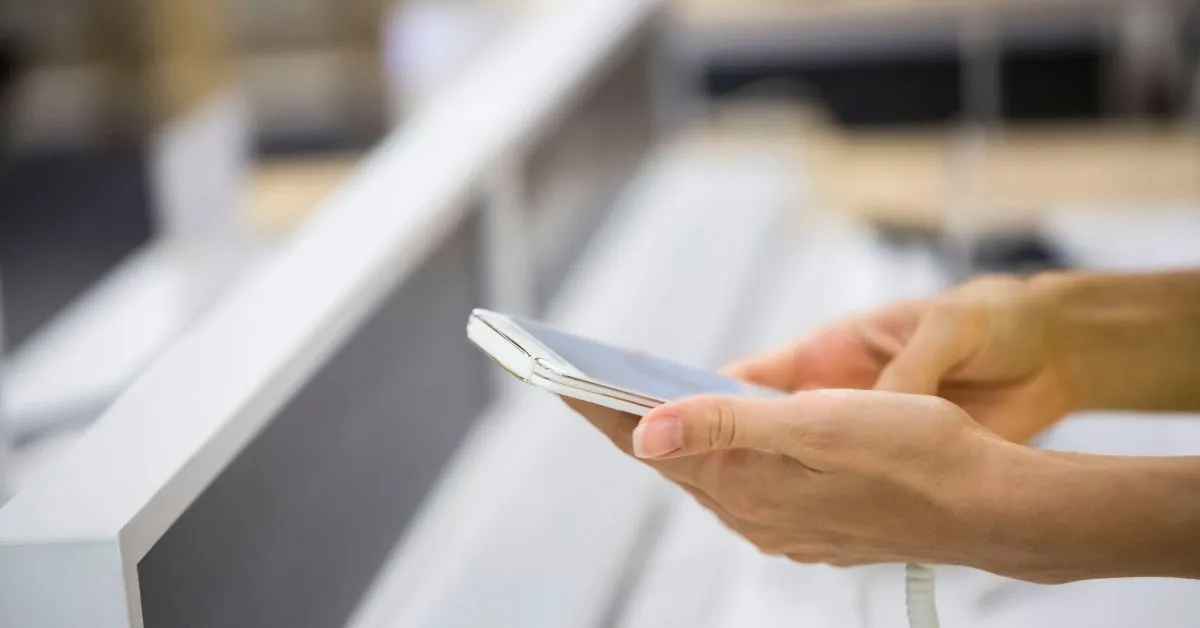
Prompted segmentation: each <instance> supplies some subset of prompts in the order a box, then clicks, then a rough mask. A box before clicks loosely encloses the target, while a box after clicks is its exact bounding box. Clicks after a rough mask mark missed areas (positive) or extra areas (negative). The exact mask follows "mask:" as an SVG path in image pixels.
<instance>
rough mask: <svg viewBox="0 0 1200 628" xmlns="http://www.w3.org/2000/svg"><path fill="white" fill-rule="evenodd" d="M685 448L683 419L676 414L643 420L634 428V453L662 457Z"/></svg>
mask: <svg viewBox="0 0 1200 628" xmlns="http://www.w3.org/2000/svg"><path fill="white" fill-rule="evenodd" d="M681 449H683V421H681V420H679V417H675V416H663V417H656V418H654V419H653V420H651V421H642V422H641V423H638V426H637V427H636V428H634V430H633V455H635V456H637V457H638V458H661V457H663V456H668V455H670V454H673V453H675V452H677V451H679V450H681Z"/></svg>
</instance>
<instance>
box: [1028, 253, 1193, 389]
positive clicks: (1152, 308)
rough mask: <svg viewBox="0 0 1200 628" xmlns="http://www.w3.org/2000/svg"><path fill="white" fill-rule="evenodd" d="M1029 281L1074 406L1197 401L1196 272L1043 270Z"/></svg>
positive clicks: (1055, 362) (1058, 367)
mask: <svg viewBox="0 0 1200 628" xmlns="http://www.w3.org/2000/svg"><path fill="white" fill-rule="evenodd" d="M1029 286H1030V290H1031V291H1032V292H1033V294H1034V295H1035V298H1036V299H1037V300H1038V302H1039V303H1041V304H1042V305H1043V307H1044V308H1045V311H1046V316H1047V320H1048V325H1047V326H1048V329H1047V336H1046V337H1047V344H1048V353H1049V355H1050V356H1051V360H1052V362H1053V364H1054V366H1055V368H1057V369H1058V370H1059V371H1060V372H1061V375H1062V379H1063V381H1064V384H1065V386H1067V387H1068V388H1069V389H1070V391H1069V392H1070V396H1071V398H1072V399H1073V403H1074V408H1073V409H1075V410H1091V409H1114V410H1118V409H1128V410H1190V409H1197V408H1200V393H1198V391H1197V388H1196V386H1195V385H1194V377H1195V376H1194V373H1195V372H1197V370H1200V324H1197V323H1198V322H1200V273H1163V274H1146V275H1113V274H1105V273H1084V272H1064V273H1045V274H1041V275H1037V276H1035V277H1033V278H1031V279H1030V280H1029Z"/></svg>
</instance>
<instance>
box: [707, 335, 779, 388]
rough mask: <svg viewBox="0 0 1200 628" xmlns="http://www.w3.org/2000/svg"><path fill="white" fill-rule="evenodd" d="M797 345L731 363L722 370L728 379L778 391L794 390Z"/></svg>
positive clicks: (771, 350)
mask: <svg viewBox="0 0 1200 628" xmlns="http://www.w3.org/2000/svg"><path fill="white" fill-rule="evenodd" d="M797 353H798V350H797V348H796V345H795V344H789V345H785V346H782V347H776V348H774V349H770V350H768V351H764V352H762V353H759V354H757V355H753V356H750V357H748V358H743V359H741V360H738V361H736V362H731V363H730V364H727V365H725V366H724V367H723V368H722V369H721V373H722V374H723V375H726V376H728V377H733V378H735V379H740V380H742V381H744V382H750V383H751V384H758V385H759V386H765V387H767V388H775V389H777V390H792V389H793V388H794V384H795V382H796V379H797V377H796V355H797Z"/></svg>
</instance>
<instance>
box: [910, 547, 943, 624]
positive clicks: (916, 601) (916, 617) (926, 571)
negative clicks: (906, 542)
mask: <svg viewBox="0 0 1200 628" xmlns="http://www.w3.org/2000/svg"><path fill="white" fill-rule="evenodd" d="M935 579H936V574H934V572H933V568H932V567H928V566H926V565H917V564H913V563H910V564H908V565H905V566H904V605H905V606H906V607H907V609H908V628H938V616H937V595H936V591H935V589H934V581H935Z"/></svg>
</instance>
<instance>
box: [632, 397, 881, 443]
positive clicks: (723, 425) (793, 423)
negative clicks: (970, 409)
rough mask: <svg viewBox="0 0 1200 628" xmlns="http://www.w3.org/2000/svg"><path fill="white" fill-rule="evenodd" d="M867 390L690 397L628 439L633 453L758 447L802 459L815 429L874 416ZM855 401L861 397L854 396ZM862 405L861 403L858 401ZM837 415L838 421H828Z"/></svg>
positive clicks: (818, 434)
mask: <svg viewBox="0 0 1200 628" xmlns="http://www.w3.org/2000/svg"><path fill="white" fill-rule="evenodd" d="M870 395H878V393H871V392H870V391H851V390H814V391H807V392H802V393H796V394H794V395H791V396H789V397H785V398H782V399H771V398H760V397H738V396H717V395H709V396H701V397H691V398H688V399H684V400H682V401H678V402H675V403H671V404H667V405H665V406H660V407H659V408H656V409H655V410H652V411H651V412H650V413H649V414H647V415H646V416H645V417H643V418H642V420H641V421H640V422H639V423H638V426H637V429H635V430H634V432H633V435H632V440H633V452H634V455H636V456H638V457H640V458H647V459H664V458H676V457H680V456H690V455H695V454H700V453H705V452H710V451H719V450H725V449H760V450H767V451H774V452H778V453H781V454H784V455H786V456H788V457H791V458H794V459H797V460H803V458H804V457H805V456H807V455H808V454H809V453H811V451H812V450H811V448H810V445H811V444H812V443H813V440H814V439H822V440H824V439H827V435H825V434H823V433H822V430H823V429H824V428H822V427H821V426H824V425H827V424H830V423H836V422H840V421H844V420H846V419H853V418H855V417H854V416H847V415H855V414H862V413H864V412H877V411H878V408H879V404H878V403H875V402H874V401H873V400H872V398H871V397H869V396H870ZM860 397H861V398H860ZM864 402H865V403H864ZM835 414H836V415H837V418H838V421H832V422H831V421H829V419H830V418H832V417H834V416H835Z"/></svg>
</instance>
